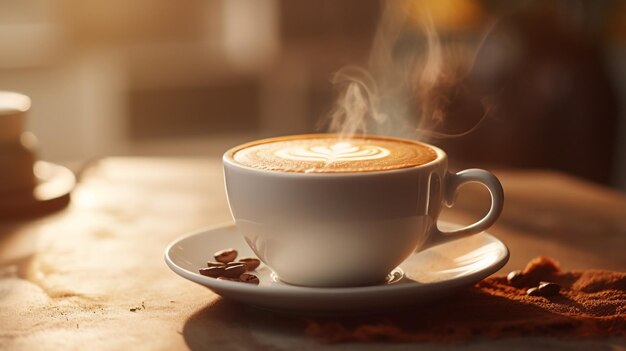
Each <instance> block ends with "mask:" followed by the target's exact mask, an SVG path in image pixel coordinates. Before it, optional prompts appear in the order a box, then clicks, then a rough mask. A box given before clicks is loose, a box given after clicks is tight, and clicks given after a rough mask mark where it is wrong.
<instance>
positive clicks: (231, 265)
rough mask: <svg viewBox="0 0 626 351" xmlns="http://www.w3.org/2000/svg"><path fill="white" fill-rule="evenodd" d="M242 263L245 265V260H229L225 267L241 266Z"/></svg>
mask: <svg viewBox="0 0 626 351" xmlns="http://www.w3.org/2000/svg"><path fill="white" fill-rule="evenodd" d="M242 264H243V265H245V263H243V262H228V263H226V264H225V265H224V267H225V268H228V267H233V266H241V265H242Z"/></svg>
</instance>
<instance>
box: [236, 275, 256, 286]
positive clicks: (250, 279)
mask: <svg viewBox="0 0 626 351" xmlns="http://www.w3.org/2000/svg"><path fill="white" fill-rule="evenodd" d="M239 280H241V281H242V282H244V283H248V284H254V285H259V278H258V277H257V276H256V275H254V274H250V273H244V274H242V275H240V276H239Z"/></svg>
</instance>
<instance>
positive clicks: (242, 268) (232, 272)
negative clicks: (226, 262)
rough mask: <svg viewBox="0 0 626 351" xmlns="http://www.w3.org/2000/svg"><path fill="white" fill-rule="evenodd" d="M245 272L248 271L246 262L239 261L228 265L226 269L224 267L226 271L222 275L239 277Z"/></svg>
mask: <svg viewBox="0 0 626 351" xmlns="http://www.w3.org/2000/svg"><path fill="white" fill-rule="evenodd" d="M245 272H246V264H245V263H239V264H237V265H232V266H229V267H226V269H224V273H223V274H222V276H224V277H226V278H238V277H239V276H240V275H242V274H243V273H245Z"/></svg>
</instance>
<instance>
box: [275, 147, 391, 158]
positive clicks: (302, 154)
mask: <svg viewBox="0 0 626 351" xmlns="http://www.w3.org/2000/svg"><path fill="white" fill-rule="evenodd" d="M390 154H391V152H390V151H389V150H387V149H385V148H384V147H380V146H377V145H353V144H352V143H350V142H339V143H336V144H332V145H330V146H311V147H292V148H289V147H287V148H283V149H278V150H276V151H275V152H274V155H275V156H277V157H279V158H282V159H285V160H294V161H319V162H324V163H331V162H337V161H344V162H345V161H366V160H376V159H379V158H384V157H387V156H389V155H390Z"/></svg>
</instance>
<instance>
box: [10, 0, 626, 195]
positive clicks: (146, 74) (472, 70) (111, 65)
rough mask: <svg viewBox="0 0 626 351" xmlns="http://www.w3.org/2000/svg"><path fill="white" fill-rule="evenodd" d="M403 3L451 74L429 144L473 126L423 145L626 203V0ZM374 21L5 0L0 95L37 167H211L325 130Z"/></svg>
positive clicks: (248, 8)
mask: <svg viewBox="0 0 626 351" xmlns="http://www.w3.org/2000/svg"><path fill="white" fill-rule="evenodd" d="M416 2H418V3H419V4H420V9H421V10H420V11H417V10H416V11H415V12H414V13H410V14H409V16H408V17H409V18H410V19H411V20H410V21H409V22H411V21H414V22H416V23H419V22H420V19H424V18H427V19H428V20H429V21H432V25H433V26H434V29H435V30H436V31H437V33H438V39H439V40H440V42H441V47H442V49H443V52H445V53H448V54H450V53H452V54H453V56H454V57H455V62H456V64H455V67H457V68H458V69H462V72H461V73H462V74H459V75H458V76H459V77H462V78H459V79H456V80H454V81H453V82H452V83H447V84H441V86H438V87H437V91H438V94H437V99H438V100H437V101H439V104H440V105H441V106H442V110H443V111H445V116H444V118H443V119H441V120H439V121H438V123H436V125H434V126H433V130H436V131H437V132H440V133H446V134H458V133H462V132H463V131H466V130H468V129H471V128H472V127H473V126H475V125H477V127H476V129H474V130H473V131H472V133H469V134H467V135H464V136H461V137H457V138H430V139H429V142H431V143H433V144H435V145H439V146H442V147H444V148H445V149H446V150H447V151H448V153H449V154H450V158H451V159H452V160H454V161H455V162H457V164H459V166H462V165H464V164H469V165H473V166H482V167H502V168H503V167H516V168H528V169H532V168H549V169H556V170H560V171H563V172H567V173H570V174H573V175H577V176H580V177H584V178H586V179H589V180H592V181H595V182H598V183H601V184H606V185H610V186H614V187H617V188H619V189H622V190H626V2H625V1H618V0H616V1H576V0H573V1H507V2H501V1H495V0H423V1H416ZM397 4H402V2H397ZM384 6H385V4H384V3H383V2H381V1H378V0H339V1H337V0H317V1H287V0H212V1H206V0H181V1H170V0H134V1H121V0H109V1H91V0H89V1H84V0H0V48H1V49H0V90H12V91H18V92H21V93H24V94H27V95H29V96H30V97H31V98H32V100H33V104H32V109H31V111H30V112H29V115H28V121H27V124H26V129H27V130H30V131H32V132H33V133H35V135H37V137H38V138H39V140H40V150H39V156H40V158H43V159H45V160H49V161H53V162H59V163H63V164H80V163H84V162H86V161H88V160H90V159H94V158H98V157H103V156H108V155H144V156H145V155H149V156H220V155H221V154H222V153H223V152H224V151H225V150H226V149H227V148H229V147H232V146H234V145H236V144H238V143H241V142H244V141H249V140H251V139H255V138H259V137H266V136H275V135H284V134H294V133H308V132H315V131H319V130H320V128H322V130H323V127H320V124H319V121H320V120H321V119H323V117H324V116H325V115H326V114H327V113H328V111H330V110H331V108H332V106H333V101H334V99H335V98H336V94H337V91H336V89H334V88H333V86H332V84H331V83H330V79H331V77H332V74H333V72H336V71H337V70H339V69H340V68H341V67H343V66H345V65H351V64H361V65H367V61H368V57H369V54H370V49H371V46H372V42H373V39H374V36H375V34H376V31H377V24H378V23H379V20H380V19H381V16H382V14H383V9H384ZM392 6H401V5H392ZM424 9H426V10H424ZM407 11H411V10H410V9H409V10H407ZM392 20H393V19H392ZM417 27H419V26H415V25H412V24H411V23H407V24H406V25H404V24H403V25H402V26H399V27H398V28H399V30H400V33H399V35H398V38H399V40H398V41H397V42H394V43H393V45H392V47H391V54H392V55H393V56H394V57H395V56H397V57H402V56H403V55H406V51H411V50H415V48H419V47H420V45H419V44H420V43H422V42H423V41H424V40H425V39H424V35H425V33H424V32H423V31H421V30H416V28H417ZM448 49H449V50H448ZM459 67H460V68H459ZM486 99H487V100H486ZM486 107H487V110H488V114H487V117H486V118H484V119H482V116H484V115H485V108H486ZM479 121H482V122H480V123H479ZM478 123H479V124H478Z"/></svg>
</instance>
